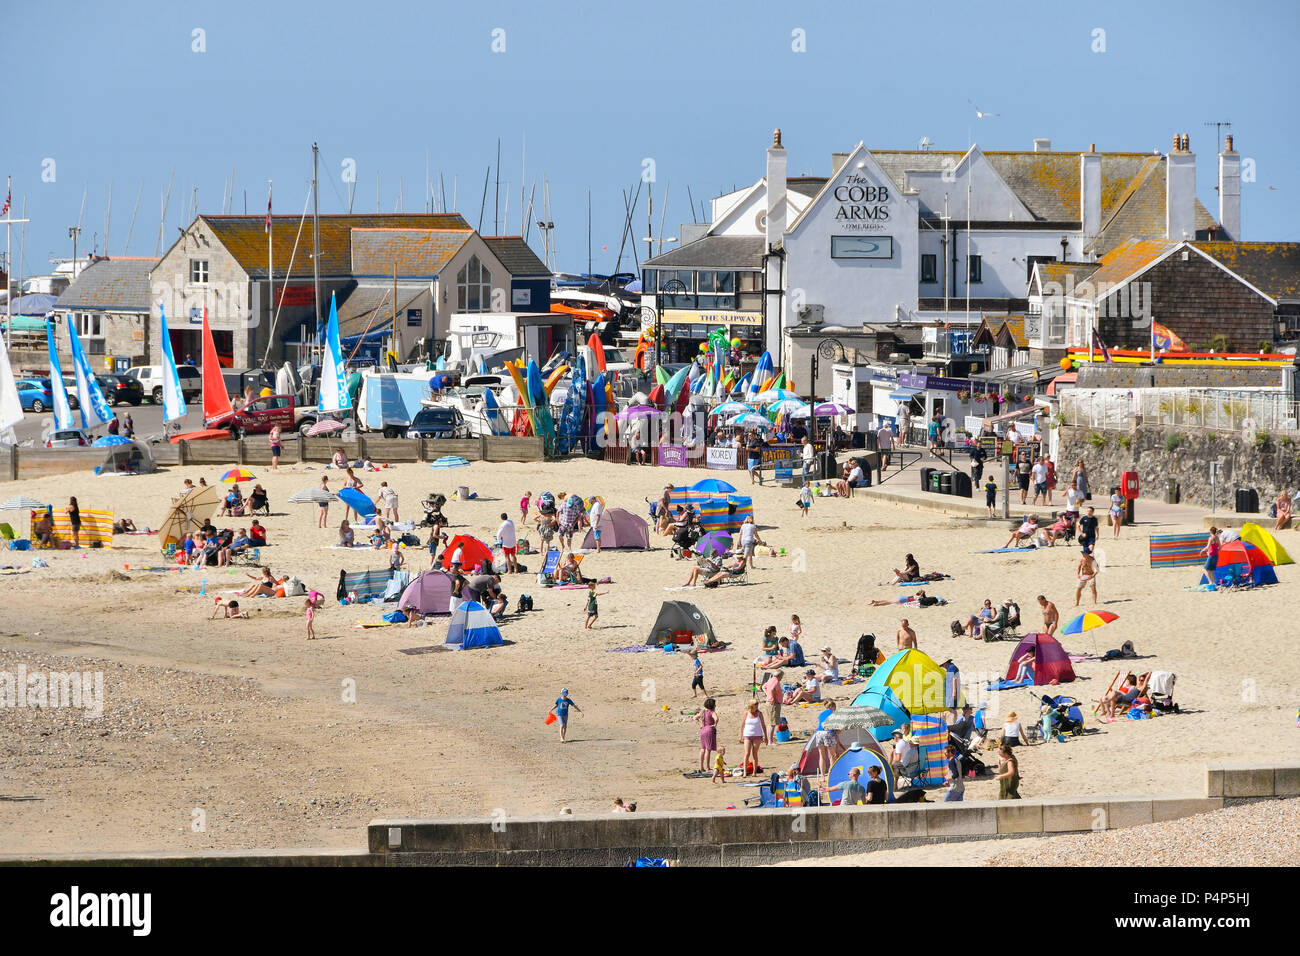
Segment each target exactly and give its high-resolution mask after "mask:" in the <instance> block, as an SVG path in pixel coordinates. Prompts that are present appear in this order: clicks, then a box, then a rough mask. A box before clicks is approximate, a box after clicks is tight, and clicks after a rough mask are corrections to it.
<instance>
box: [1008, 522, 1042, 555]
mask: <svg viewBox="0 0 1300 956" xmlns="http://www.w3.org/2000/svg"><path fill="white" fill-rule="evenodd" d="M1036 534H1038V516H1037V515H1030V516H1029V517H1028V518H1026V519H1025V520H1024V522H1022V523H1021V525H1020V527H1019V528H1017V529H1016V530H1015V531H1013V532H1011V537H1009V538H1007V543H1006V544H1004V545H1003V546H1002V547H1004V548H1011V547H1015V548H1018V547H1020V542H1021V541H1024V540H1026V539H1028V540H1029V541H1030V542H1031V543H1032V542H1033V540H1034V535H1036Z"/></svg>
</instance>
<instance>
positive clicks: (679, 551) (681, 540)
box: [672, 524, 704, 558]
mask: <svg viewBox="0 0 1300 956" xmlns="http://www.w3.org/2000/svg"><path fill="white" fill-rule="evenodd" d="M703 536H704V530H703V529H702V528H701V527H700V526H699V525H697V524H688V525H683V526H682V527H680V528H678V529H677V530H676V531H674V532H673V548H672V555H673V557H674V558H684V557H688V556H689V555H688V552H689V551H690V550H691V549H692V548H694V547H695V544H696V542H697V541H699V540H700V538H702V537H703Z"/></svg>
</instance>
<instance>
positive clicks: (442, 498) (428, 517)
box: [420, 494, 447, 528]
mask: <svg viewBox="0 0 1300 956" xmlns="http://www.w3.org/2000/svg"><path fill="white" fill-rule="evenodd" d="M446 503H447V496H446V495H440V494H431V495H429V497H427V498H425V499H424V500H423V501H421V502H420V507H421V508H423V509H424V517H423V518H422V519H421V520H420V527H421V528H432V527H433V526H434V525H435V524H436V523H437V519H438V518H440V517H442V506H443V505H445V504H446Z"/></svg>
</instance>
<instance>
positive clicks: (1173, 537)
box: [1147, 534, 1205, 568]
mask: <svg viewBox="0 0 1300 956" xmlns="http://www.w3.org/2000/svg"><path fill="white" fill-rule="evenodd" d="M1204 547H1205V535H1204V534H1153V535H1151V540H1150V541H1149V542H1148V544H1147V548H1148V561H1149V562H1150V565H1151V567H1153V568H1190V567H1199V566H1201V565H1203V564H1204V563H1205V557H1204V556H1203V555H1202V554H1200V551H1201V549H1202V548H1204Z"/></svg>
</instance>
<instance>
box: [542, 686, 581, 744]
mask: <svg viewBox="0 0 1300 956" xmlns="http://www.w3.org/2000/svg"><path fill="white" fill-rule="evenodd" d="M570 707H572V708H573V709H574V710H576V711H577V712H578V713H582V708H581V707H579V706H578V705H577V704H575V703H574V702H573V698H572V697H570V696H569V688H567V687H562V688H560V696H559V697H557V698H556V699H555V705H554V706H553V707H552V708H551V709H550V711H549V713H552V714H554V715H555V716H556V718H557V719H558V720H559V722H560V743H562V744H567V743H568V742H569V708H570Z"/></svg>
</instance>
